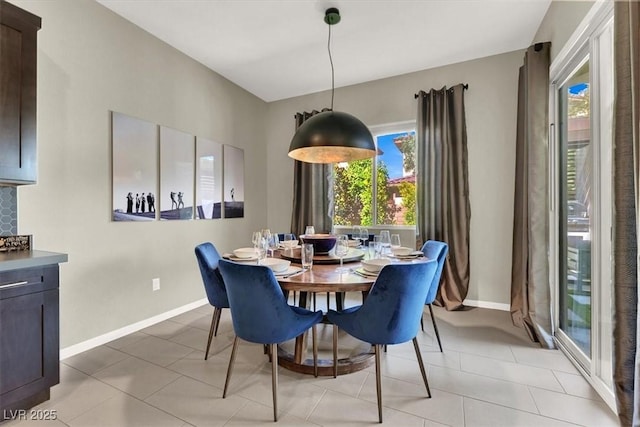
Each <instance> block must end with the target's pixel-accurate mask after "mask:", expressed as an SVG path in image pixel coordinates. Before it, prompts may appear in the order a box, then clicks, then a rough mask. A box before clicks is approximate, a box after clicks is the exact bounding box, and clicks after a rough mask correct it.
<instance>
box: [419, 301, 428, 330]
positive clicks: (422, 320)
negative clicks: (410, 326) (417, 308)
mask: <svg viewBox="0 0 640 427" xmlns="http://www.w3.org/2000/svg"><path fill="white" fill-rule="evenodd" d="M429 307H431V306H429ZM422 316H424V313H422V315H421V316H420V328H422V332H424V319H423V318H422Z"/></svg>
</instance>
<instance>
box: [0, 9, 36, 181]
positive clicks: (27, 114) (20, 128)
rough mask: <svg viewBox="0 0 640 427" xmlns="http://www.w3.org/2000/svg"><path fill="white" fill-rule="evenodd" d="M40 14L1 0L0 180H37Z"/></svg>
mask: <svg viewBox="0 0 640 427" xmlns="http://www.w3.org/2000/svg"><path fill="white" fill-rule="evenodd" d="M38 29H40V18H38V17H37V16H35V15H32V14H30V13H29V12H26V11H24V10H22V9H20V8H17V7H15V6H13V5H12V4H10V3H6V2H4V1H2V0H0V153H2V154H1V155H0V182H9V183H16V184H21V183H29V182H35V181H36V175H37V163H36V54H37V52H36V47H37V46H36V43H37V39H36V35H37V31H38Z"/></svg>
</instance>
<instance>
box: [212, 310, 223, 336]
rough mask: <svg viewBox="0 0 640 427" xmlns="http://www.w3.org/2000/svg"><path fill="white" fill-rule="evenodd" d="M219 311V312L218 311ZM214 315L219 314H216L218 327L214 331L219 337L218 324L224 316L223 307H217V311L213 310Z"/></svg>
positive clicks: (214, 334)
mask: <svg viewBox="0 0 640 427" xmlns="http://www.w3.org/2000/svg"><path fill="white" fill-rule="evenodd" d="M216 312H217V313H216ZM213 314H214V315H216V314H217V316H216V327H215V329H214V331H213V336H214V337H217V336H218V326H220V318H221V317H222V308H218V307H216V309H215V311H214V312H213Z"/></svg>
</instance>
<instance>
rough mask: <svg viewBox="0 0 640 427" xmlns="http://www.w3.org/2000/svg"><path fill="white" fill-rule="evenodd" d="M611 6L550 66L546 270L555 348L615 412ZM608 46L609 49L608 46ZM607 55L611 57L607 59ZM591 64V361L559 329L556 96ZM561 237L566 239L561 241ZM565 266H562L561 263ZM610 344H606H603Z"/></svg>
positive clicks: (593, 15)
mask: <svg viewBox="0 0 640 427" xmlns="http://www.w3.org/2000/svg"><path fill="white" fill-rule="evenodd" d="M612 23H613V2H601V3H600V2H597V3H596V4H595V5H594V7H593V8H592V10H591V11H590V12H589V13H588V14H587V16H586V17H585V20H584V21H583V22H582V23H581V25H580V26H579V27H578V29H577V30H576V33H574V36H572V39H571V40H570V42H569V43H567V46H565V48H563V50H562V51H561V52H560V53H559V54H558V56H557V57H556V59H555V60H554V61H553V63H552V64H551V67H550V85H549V119H550V127H549V266H550V269H549V271H550V273H549V274H550V277H549V280H550V283H551V295H552V310H554V311H553V319H554V325H553V333H554V341H555V342H556V345H557V346H558V347H559V348H560V349H561V350H562V351H563V352H564V353H565V354H567V356H568V357H569V359H570V360H571V361H572V362H573V363H574V365H575V366H576V367H577V368H578V370H579V371H580V372H581V373H582V374H583V376H584V377H585V378H586V379H587V381H589V383H590V384H591V385H592V386H593V387H594V389H595V390H596V391H597V392H598V394H599V395H600V396H601V397H602V398H603V400H604V401H605V402H606V403H607V404H608V405H609V406H610V407H611V408H612V409H613V410H615V406H616V403H615V396H614V393H613V384H612V378H611V377H612V358H611V351H612V345H611V340H612V327H611V304H612V300H611V287H612V256H611V254H612V247H611V235H612V230H611V229H610V228H609V227H610V224H611V223H612V222H611V221H612V211H613V208H612V207H613V200H612V189H611V185H612V165H611V162H612V146H613V141H612V120H613V118H612V104H613V92H612V91H611V92H610V93H609V92H607V89H606V88H605V89H602V88H604V87H605V85H607V84H610V85H611V88H613V83H612V82H613V80H612V74H611V72H610V70H609V68H611V69H612V65H611V62H612V59H611V58H613V46H612V35H613V30H612ZM607 43H610V44H611V46H607ZM607 55H608V56H609V57H607ZM586 61H589V82H590V109H591V111H590V128H591V144H593V146H592V149H593V153H594V155H593V164H592V166H593V176H592V183H591V185H592V187H591V190H592V201H591V202H592V209H591V212H590V219H591V224H590V234H591V277H592V280H591V296H592V297H591V320H592V322H591V357H588V356H587V355H586V354H585V353H584V352H582V351H581V350H580V349H579V348H578V346H577V345H576V344H575V343H573V342H572V341H571V339H570V337H569V336H568V335H567V334H566V333H565V332H564V331H562V330H561V329H560V327H559V326H560V322H559V320H560V310H561V307H560V305H559V304H560V298H559V295H560V294H559V292H560V284H561V283H562V281H561V280H560V279H561V278H560V275H561V274H566V272H565V271H564V270H562V267H563V263H562V262H561V260H560V254H561V253H563V252H562V251H561V249H563V248H562V247H561V245H560V237H561V236H560V224H559V221H560V214H561V213H562V210H561V207H560V203H561V201H562V200H561V198H560V191H558V190H559V188H560V187H559V186H560V185H561V184H562V182H563V181H561V179H563V177H562V176H561V173H560V172H561V168H560V162H561V161H562V155H561V152H560V149H561V147H560V129H559V126H557V125H556V124H557V123H559V116H558V115H559V114H561V111H559V108H558V106H559V99H558V95H559V93H558V91H559V90H560V88H561V87H563V85H564V84H565V83H566V82H567V81H568V80H569V78H570V77H571V76H572V75H573V74H574V73H575V72H576V71H577V70H578V69H579V68H580V67H581V66H582V65H584V63H585V62H586ZM563 238H564V237H563ZM564 264H566V262H565V263H564ZM607 340H608V341H607Z"/></svg>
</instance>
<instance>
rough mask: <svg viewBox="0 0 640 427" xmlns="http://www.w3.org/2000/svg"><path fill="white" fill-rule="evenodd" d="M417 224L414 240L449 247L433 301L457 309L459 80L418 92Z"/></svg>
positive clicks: (464, 192)
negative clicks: (434, 241)
mask: <svg viewBox="0 0 640 427" xmlns="http://www.w3.org/2000/svg"><path fill="white" fill-rule="evenodd" d="M416 138H417V154H416V155H417V161H416V165H417V171H416V182H417V195H416V205H417V228H418V239H419V241H422V242H425V241H427V240H439V241H443V242H446V243H447V244H448V245H449V256H448V257H447V260H446V262H445V265H444V269H443V274H442V279H441V280H442V283H441V285H440V288H439V290H438V296H437V298H436V301H437V302H438V304H439V305H444V307H445V308H446V309H447V310H457V309H462V308H463V307H464V306H463V304H462V303H463V301H464V299H465V298H466V296H467V293H468V290H469V264H470V262H469V223H470V219H471V207H470V204H469V177H468V161H467V126H466V122H465V110H464V86H463V85H462V84H459V85H456V86H453V87H451V88H449V89H447V88H446V87H444V88H442V89H440V90H435V89H431V91H429V92H428V93H427V92H424V91H420V92H419V93H418V119H417V123H416Z"/></svg>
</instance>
